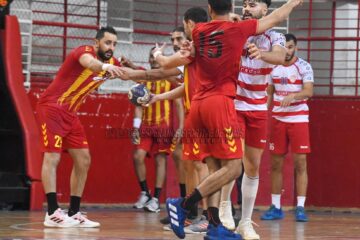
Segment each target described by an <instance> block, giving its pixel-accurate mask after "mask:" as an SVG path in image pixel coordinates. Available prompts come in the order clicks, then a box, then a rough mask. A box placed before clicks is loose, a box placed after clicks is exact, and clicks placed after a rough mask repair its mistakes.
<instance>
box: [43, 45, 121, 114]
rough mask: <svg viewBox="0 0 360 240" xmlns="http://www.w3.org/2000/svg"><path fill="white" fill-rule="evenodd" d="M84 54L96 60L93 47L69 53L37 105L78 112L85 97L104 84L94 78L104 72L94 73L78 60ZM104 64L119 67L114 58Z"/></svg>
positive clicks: (102, 74) (77, 49)
mask: <svg viewBox="0 0 360 240" xmlns="http://www.w3.org/2000/svg"><path fill="white" fill-rule="evenodd" d="M85 53H87V54H91V55H92V56H94V57H95V58H97V55H96V53H95V50H94V47H93V46H89V45H85V46H80V47H78V48H76V49H74V50H73V51H71V53H70V54H69V55H68V56H67V57H66V59H65V61H64V63H63V64H62V65H61V67H60V69H59V71H58V73H57V75H56V77H55V80H54V81H53V82H52V83H51V84H50V86H49V87H48V88H47V89H46V91H45V92H44V93H43V94H42V96H41V97H40V99H39V104H44V105H57V106H59V107H61V108H63V109H65V110H67V111H70V112H77V111H78V110H79V107H80V106H81V104H82V103H83V101H84V99H85V98H86V96H88V95H89V93H90V92H92V91H93V90H95V89H97V88H98V87H99V86H100V85H101V84H102V83H103V82H104V80H94V78H95V77H102V76H104V74H105V73H106V72H105V71H102V72H100V73H94V72H92V71H91V70H90V69H87V68H84V67H83V66H82V65H81V64H80V62H79V59H80V57H81V56H82V55H83V54H85ZM105 63H109V64H113V65H118V66H120V63H119V61H118V60H117V59H115V58H114V57H112V58H111V59H110V60H109V61H106V62H105Z"/></svg>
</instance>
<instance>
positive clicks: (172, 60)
mask: <svg viewBox="0 0 360 240" xmlns="http://www.w3.org/2000/svg"><path fill="white" fill-rule="evenodd" d="M154 56H155V60H156V61H157V62H158V63H159V64H160V66H161V67H163V68H165V69H170V68H176V67H179V66H184V65H188V64H189V63H191V60H190V59H189V58H188V57H187V56H185V55H184V54H183V52H181V51H179V52H177V53H175V54H173V55H171V56H164V55H162V54H161V53H160V52H158V54H157V55H155V54H154Z"/></svg>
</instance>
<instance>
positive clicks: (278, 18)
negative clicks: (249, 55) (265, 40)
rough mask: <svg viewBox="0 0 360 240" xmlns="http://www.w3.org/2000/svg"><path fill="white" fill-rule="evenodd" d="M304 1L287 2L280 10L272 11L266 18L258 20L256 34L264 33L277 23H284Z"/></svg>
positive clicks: (290, 0) (291, 0)
mask: <svg viewBox="0 0 360 240" xmlns="http://www.w3.org/2000/svg"><path fill="white" fill-rule="evenodd" d="M303 2H304V0H289V1H288V2H287V3H285V4H284V5H282V6H281V7H280V8H278V9H276V10H274V11H273V12H272V13H271V14H269V15H268V16H266V17H263V18H261V19H259V25H258V28H257V31H256V34H260V33H263V32H265V31H266V30H268V29H270V28H272V27H275V26H276V25H278V24H279V23H281V22H283V21H285V20H286V19H287V18H288V17H289V15H290V13H291V12H292V11H293V10H294V8H296V7H297V6H300V5H301V4H302V3H303Z"/></svg>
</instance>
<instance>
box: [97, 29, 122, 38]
mask: <svg viewBox="0 0 360 240" xmlns="http://www.w3.org/2000/svg"><path fill="white" fill-rule="evenodd" d="M106 32H108V33H111V34H114V35H115V36H117V33H116V30H115V29H114V28H113V27H110V26H107V27H102V28H100V29H99V31H97V33H96V36H95V38H96V39H97V40H100V39H102V38H103V37H104V35H105V33H106Z"/></svg>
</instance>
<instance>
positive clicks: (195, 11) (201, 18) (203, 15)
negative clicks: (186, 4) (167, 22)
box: [184, 7, 208, 23]
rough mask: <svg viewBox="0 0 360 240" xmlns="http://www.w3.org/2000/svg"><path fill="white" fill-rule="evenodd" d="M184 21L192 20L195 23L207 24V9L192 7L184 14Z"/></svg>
mask: <svg viewBox="0 0 360 240" xmlns="http://www.w3.org/2000/svg"><path fill="white" fill-rule="evenodd" d="M184 20H185V22H188V21H189V20H191V21H193V22H194V23H201V22H207V21H208V14H207V12H206V11H205V9H203V8H201V7H192V8H189V9H188V10H187V11H186V12H185V13H184Z"/></svg>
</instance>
